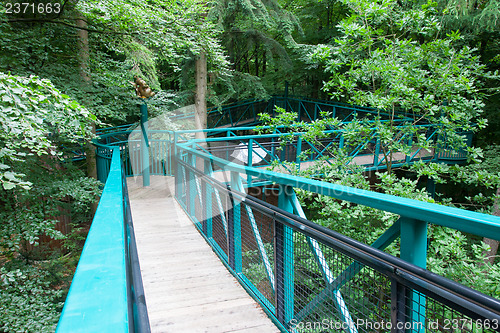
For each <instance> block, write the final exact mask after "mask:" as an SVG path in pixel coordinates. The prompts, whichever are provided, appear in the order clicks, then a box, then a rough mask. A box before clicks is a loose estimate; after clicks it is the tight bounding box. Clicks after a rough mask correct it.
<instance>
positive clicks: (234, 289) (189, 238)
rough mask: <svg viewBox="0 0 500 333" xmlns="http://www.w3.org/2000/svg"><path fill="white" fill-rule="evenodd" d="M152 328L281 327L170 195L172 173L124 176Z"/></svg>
mask: <svg viewBox="0 0 500 333" xmlns="http://www.w3.org/2000/svg"><path fill="white" fill-rule="evenodd" d="M127 183H128V188H129V195H130V204H131V208H132V217H133V223H134V229H135V235H136V239H137V250H138V254H139V261H140V265H141V272H142V279H143V283H144V292H145V295H146V305H147V308H148V315H149V320H150V323H151V331H152V332H161V333H164V332H173V333H177V332H189V333H196V332H213V333H223V332H255V333H267V332H279V330H278V329H277V328H276V326H275V325H274V324H273V323H272V321H271V320H270V319H269V318H268V317H267V316H266V314H265V313H264V312H263V310H262V309H261V308H260V307H259V305H258V304H257V303H256V302H255V301H254V300H253V299H252V298H251V297H250V296H249V295H248V294H247V293H246V292H245V290H244V289H243V288H242V287H241V286H240V285H239V283H238V282H237V281H236V279H235V278H234V277H233V276H232V275H231V274H230V273H229V272H228V271H227V269H226V268H225V266H224V265H223V264H222V263H221V262H220V260H219V259H218V257H217V256H216V255H215V253H214V252H213V251H212V249H211V248H210V246H209V245H208V244H207V243H206V242H205V240H204V238H203V237H202V236H201V235H200V234H199V233H198V231H197V230H196V228H195V227H194V225H193V223H192V222H191V220H190V219H189V218H188V217H187V216H186V214H185V213H184V211H183V210H182V209H181V208H180V206H179V205H178V203H177V202H176V201H175V199H174V198H173V193H174V190H173V178H171V177H162V176H152V177H151V186H150V187H148V188H142V178H141V177H137V179H135V180H134V178H129V179H128V180H127Z"/></svg>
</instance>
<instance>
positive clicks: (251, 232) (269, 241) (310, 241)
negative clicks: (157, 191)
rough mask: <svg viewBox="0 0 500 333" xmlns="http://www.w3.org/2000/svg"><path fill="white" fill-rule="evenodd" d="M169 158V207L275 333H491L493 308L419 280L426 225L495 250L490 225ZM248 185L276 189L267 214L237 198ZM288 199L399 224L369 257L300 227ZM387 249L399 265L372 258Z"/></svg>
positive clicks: (499, 226) (286, 178)
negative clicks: (330, 201)
mask: <svg viewBox="0 0 500 333" xmlns="http://www.w3.org/2000/svg"><path fill="white" fill-rule="evenodd" d="M176 152H177V154H176V160H175V163H176V167H175V170H176V173H175V178H176V199H177V200H178V202H179V203H180V205H181V206H182V207H183V208H184V210H185V211H186V213H187V215H188V216H189V217H190V218H191V219H192V220H193V222H194V223H195V225H196V226H197V227H198V229H199V230H200V232H201V233H202V235H204V236H205V238H206V240H207V242H208V243H209V244H210V245H211V246H212V247H213V249H214V251H215V252H216V253H217V254H218V255H219V257H220V258H221V260H222V261H223V262H224V263H225V264H226V265H227V266H228V267H229V269H230V271H231V272H232V273H233V274H234V276H235V277H236V278H237V279H238V280H239V281H240V283H241V284H242V285H243V286H244V287H245V288H246V289H247V290H248V291H249V293H250V294H251V295H253V296H254V298H255V299H256V300H257V301H259V302H260V304H261V305H262V307H263V309H264V310H265V311H266V312H267V313H268V314H269V315H270V316H271V317H272V318H273V320H274V321H275V322H276V324H277V326H278V327H279V328H280V329H282V331H289V332H317V331H318V332H319V331H322V330H323V331H337V330H338V331H345V332H372V331H374V329H373V327H374V325H375V327H377V325H378V328H376V329H375V330H376V331H398V332H399V331H408V332H426V331H429V332H433V331H446V328H447V327H451V326H450V325H452V324H451V323H453V322H454V321H456V320H457V318H461V320H462V323H466V324H463V325H461V331H465V332H476V331H478V330H479V331H481V330H483V329H484V331H488V332H489V331H491V332H493V331H496V330H497V329H498V328H500V301H499V300H498V299H494V298H491V297H488V296H486V295H484V294H481V293H479V292H476V291H474V290H472V289H470V288H467V287H464V286H462V285H459V284H456V283H454V282H452V281H450V280H447V279H445V278H443V277H440V276H437V275H435V274H432V273H430V272H428V271H426V270H425V267H426V253H427V228H428V225H429V224H434V225H439V226H443V227H448V228H452V229H456V230H461V231H463V232H467V233H472V234H475V235H478V236H481V237H488V238H493V239H497V240H500V218H499V217H495V216H491V215H485V214H480V213H475V212H471V211H466V210H462V209H457V208H451V207H444V206H440V205H437V204H431V203H426V202H421V201H416V200H411V199H405V198H400V197H395V196H391V195H385V194H381V193H376V192H371V191H365V190H360V189H355V188H348V187H344V186H339V185H335V184H331V183H325V182H321V181H317V180H312V179H307V178H302V177H297V176H293V175H288V174H283V173H276V172H272V171H268V170H262V169H259V168H256V167H251V166H245V165H241V164H236V163H232V162H230V161H228V160H226V159H223V158H220V157H216V156H214V155H212V154H210V153H208V152H207V151H205V149H204V148H203V147H196V145H194V144H193V142H185V143H178V144H176ZM201 165H202V166H203V167H202V168H201V169H200V166H201ZM216 169H218V170H220V171H221V172H224V173H226V174H228V177H227V178H226V179H228V183H227V184H223V183H220V182H219V181H217V180H215V178H216V177H215V170H216ZM249 177H251V178H252V182H254V183H257V182H259V181H260V182H261V181H262V180H265V181H267V182H269V183H273V184H276V185H275V187H274V188H275V189H276V191H277V193H278V204H277V207H275V206H272V205H269V204H267V203H265V202H262V201H260V200H257V199H255V198H254V197H251V196H249V195H247V194H245V186H244V181H245V180H247V179H248V178H249ZM295 189H302V190H307V191H311V192H314V193H318V194H322V195H326V196H330V197H333V198H336V199H338V200H345V201H348V202H351V203H354V204H358V205H364V206H368V207H372V208H376V209H380V210H383V211H385V212H388V213H392V214H397V215H398V216H399V219H398V220H397V222H395V223H394V224H393V225H392V226H391V227H390V228H389V229H388V230H387V231H386V232H385V233H384V234H383V235H382V236H381V237H380V238H379V239H378V240H377V241H375V243H373V244H372V245H371V247H370V246H367V245H364V244H362V243H359V242H356V241H354V240H352V239H349V238H347V237H345V236H343V235H341V234H339V233H335V232H333V231H331V230H328V229H326V228H323V227H320V226H318V225H316V224H314V223H312V222H310V221H308V220H307V219H306V217H305V215H304V213H303V211H302V208H301V206H300V204H299V203H298V200H297V198H296V196H295ZM396 239H400V244H401V250H400V258H396V257H393V256H390V255H388V254H386V253H384V252H382V251H381V250H383V249H384V248H386V247H387V246H388V245H390V244H391V243H392V242H394V241H395V240H396ZM485 322H488V323H489V326H488V327H484V325H482V323H485ZM311 323H312V324H314V323H317V324H318V325H317V326H315V329H316V330H315V329H312V328H311V326H310V325H311ZM384 323H385V324H384ZM381 325H382V326H381ZM495 327H496V328H495Z"/></svg>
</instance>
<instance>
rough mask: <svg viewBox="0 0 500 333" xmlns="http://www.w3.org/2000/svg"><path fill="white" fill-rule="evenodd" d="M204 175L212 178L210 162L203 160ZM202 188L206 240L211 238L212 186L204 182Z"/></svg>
mask: <svg viewBox="0 0 500 333" xmlns="http://www.w3.org/2000/svg"><path fill="white" fill-rule="evenodd" d="M204 169H205V174H206V175H207V176H209V177H212V173H213V172H212V165H211V164H210V161H208V160H205V168H204ZM203 184H204V187H205V191H204V193H205V200H204V201H203V202H204V203H205V210H204V212H205V224H204V226H206V227H205V230H204V232H205V235H206V236H207V238H208V239H210V238H212V216H213V214H212V191H213V189H212V185H211V184H209V183H208V182H206V181H203Z"/></svg>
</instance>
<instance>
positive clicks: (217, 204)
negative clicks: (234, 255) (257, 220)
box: [211, 187, 229, 256]
mask: <svg viewBox="0 0 500 333" xmlns="http://www.w3.org/2000/svg"><path fill="white" fill-rule="evenodd" d="M211 201H212V237H213V239H214V241H215V242H216V243H217V245H218V246H219V248H220V249H221V250H222V251H223V252H224V253H225V255H226V256H227V255H229V252H228V243H227V211H228V206H229V203H228V201H229V198H228V195H227V193H226V192H225V191H220V190H219V189H217V188H215V187H213V191H212V200H211Z"/></svg>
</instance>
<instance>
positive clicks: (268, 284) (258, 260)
mask: <svg viewBox="0 0 500 333" xmlns="http://www.w3.org/2000/svg"><path fill="white" fill-rule="evenodd" d="M262 217H263V215H262V214H259V219H258V221H259V222H257V218H256V217H255V214H254V211H253V210H252V208H251V207H250V206H248V205H245V204H244V203H242V204H241V239H242V270H243V274H245V276H246V278H247V279H248V280H249V281H250V282H251V283H252V284H253V285H254V287H255V288H256V289H258V290H259V291H260V293H261V294H262V295H263V296H264V297H265V298H266V299H267V300H268V301H269V302H271V304H272V303H274V287H273V284H274V242H273V241H274V239H273V233H272V219H271V218H270V217H269V216H266V218H262Z"/></svg>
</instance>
